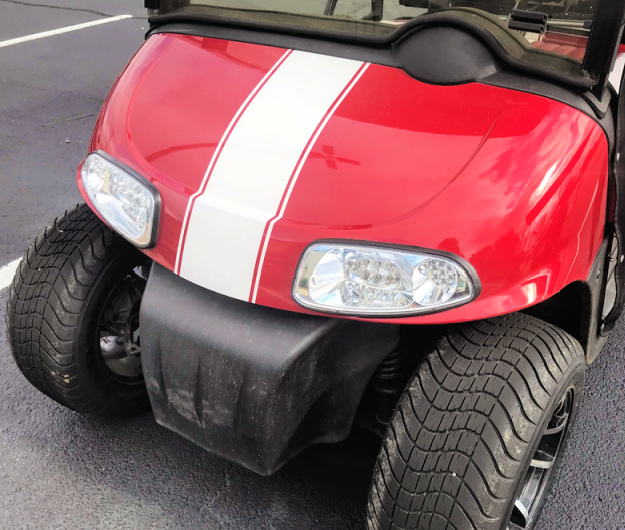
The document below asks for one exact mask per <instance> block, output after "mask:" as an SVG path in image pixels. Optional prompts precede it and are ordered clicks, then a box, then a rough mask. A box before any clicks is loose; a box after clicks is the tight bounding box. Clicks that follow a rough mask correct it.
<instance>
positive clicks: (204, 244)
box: [180, 51, 364, 301]
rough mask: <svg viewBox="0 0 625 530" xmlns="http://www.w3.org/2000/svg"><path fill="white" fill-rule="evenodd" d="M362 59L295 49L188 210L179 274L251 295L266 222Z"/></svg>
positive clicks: (208, 285)
mask: <svg viewBox="0 0 625 530" xmlns="http://www.w3.org/2000/svg"><path fill="white" fill-rule="evenodd" d="M363 64H364V63H362V62H360V61H353V60H349V59H341V58H337V57H328V56H325V55H317V54H313V53H307V52H301V51H294V52H293V53H291V54H290V55H289V56H288V57H287V58H286V60H285V61H284V62H283V63H282V64H281V65H280V66H279V68H278V69H277V70H276V71H275V72H274V74H273V75H272V76H271V78H270V79H269V80H268V81H267V82H266V84H265V85H264V86H263V87H262V88H261V89H260V91H259V92H258V93H257V94H256V97H255V98H254V99H253V100H252V101H251V103H250V104H249V106H248V107H247V109H246V110H245V111H244V112H243V114H242V115H241V117H240V119H239V121H238V122H237V123H236V125H235V126H234V128H233V129H232V131H231V134H230V137H229V138H228V140H227V141H226V143H225V145H224V146H223V149H222V151H221V154H220V156H219V158H218V160H217V161H216V162H215V164H214V167H213V169H212V173H211V175H210V178H209V180H208V184H207V185H206V190H205V191H204V193H203V194H202V195H200V196H199V197H198V198H197V199H196V201H195V204H194V206H193V210H192V212H191V214H190V216H189V224H188V227H187V233H186V240H185V243H184V249H183V252H182V259H181V264H180V275H181V276H182V277H183V278H186V279H188V280H189V281H192V282H194V283H196V284H198V285H201V286H203V287H206V288H208V289H211V290H213V291H216V292H218V293H221V294H224V295H226V296H230V297H232V298H238V299H239V300H246V301H247V300H249V298H250V291H251V288H252V283H253V281H254V270H255V267H256V260H257V257H258V254H259V250H260V247H261V244H262V240H263V234H264V232H265V227H266V226H267V223H268V222H269V221H270V220H271V219H272V218H274V217H275V216H276V215H277V214H278V213H279V212H278V209H279V207H280V202H281V201H282V198H283V197H284V195H285V193H286V192H287V188H288V187H289V182H290V181H291V180H292V177H293V176H294V172H295V171H296V168H297V166H298V162H299V160H300V158H301V157H302V154H303V153H304V151H305V150H306V148H307V146H308V145H309V144H310V140H311V138H312V137H313V135H314V134H315V131H317V130H318V129H319V127H320V125H321V124H322V122H323V121H324V118H326V116H327V115H328V113H329V112H330V111H331V109H332V108H333V107H334V105H335V103H336V101H337V99H338V98H339V97H340V96H341V94H342V93H343V92H344V91H345V89H346V88H347V87H348V86H349V85H350V83H351V82H352V80H353V79H354V76H356V75H357V73H358V71H359V70H360V69H361V68H362V67H363Z"/></svg>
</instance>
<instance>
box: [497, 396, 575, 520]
mask: <svg viewBox="0 0 625 530" xmlns="http://www.w3.org/2000/svg"><path fill="white" fill-rule="evenodd" d="M574 397H575V395H574V391H573V389H572V388H569V389H568V390H567V391H566V393H565V394H564V397H563V398H562V400H561V401H560V403H559V404H558V406H557V407H556V409H555V410H554V412H553V414H552V415H551V418H550V419H549V422H548V423H547V426H546V427H545V429H544V431H543V433H542V436H541V438H540V441H539V443H538V447H537V449H536V451H535V452H534V456H533V457H532V460H531V461H530V465H529V468H528V469H527V472H526V474H525V477H524V479H523V486H522V488H521V492H520V494H519V496H518V497H517V499H516V500H515V501H514V507H513V509H512V514H511V516H510V521H509V523H508V530H526V529H528V528H532V526H533V524H534V523H535V522H536V517H537V516H538V512H539V511H540V507H541V505H542V501H543V499H544V497H545V495H546V493H547V485H548V483H549V478H550V477H551V475H552V473H553V470H554V468H555V464H556V463H557V461H558V459H559V458H560V456H561V453H562V442H563V441H564V439H565V438H566V433H567V432H568V427H569V423H570V417H571V412H572V410H573V401H574Z"/></svg>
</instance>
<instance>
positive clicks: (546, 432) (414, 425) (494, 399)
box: [367, 314, 585, 530]
mask: <svg viewBox="0 0 625 530" xmlns="http://www.w3.org/2000/svg"><path fill="white" fill-rule="evenodd" d="M584 376H585V362H584V354H583V351H582V348H581V346H580V345H579V343H578V342H577V341H575V339H573V338H572V337H571V336H569V335H568V334H566V333H565V332H563V331H562V330H560V329H558V328H556V327H554V326H551V325H549V324H547V323H545V322H543V321H541V320H538V319H536V318H533V317H529V316H527V315H522V314H514V315H509V316H505V317H500V318H494V319H490V320H487V321H483V322H479V323H473V324H465V325H460V326H457V327H454V328H451V329H450V330H449V331H448V332H447V333H446V334H445V336H444V337H443V338H442V339H441V341H440V342H439V343H438V345H437V347H436V348H435V349H434V351H432V352H430V353H429V354H428V355H427V356H426V358H425V360H424V361H423V362H422V363H421V365H420V366H419V368H418V369H417V371H416V374H415V376H414V378H413V379H412V381H411V382H410V383H409V384H408V386H407V388H406V390H405V391H404V393H403V395H402V396H401V398H400V400H399V403H398V405H397V408H396V409H395V412H394V413H393V417H392V419H391V422H390V423H389V426H388V429H387V431H386V434H385V436H384V439H383V442H382V447H381V449H380V454H379V455H378V459H377V462H376V466H375V470H374V475H373V480H372V485H371V490H370V493H369V502H368V507H367V525H368V528H370V529H379V528H382V529H389V530H390V529H393V530H395V529H408V528H410V529H421V528H423V529H425V528H428V529H448V528H449V529H456V530H464V529H475V530H490V529H497V530H505V529H510V530H520V529H523V530H525V529H530V528H533V527H534V525H535V524H536V520H537V517H538V515H539V513H540V510H541V508H542V505H543V503H544V500H545V494H546V492H547V489H548V487H549V484H550V481H551V479H552V478H553V471H554V469H555V467H556V465H557V464H558V462H559V460H560V456H561V454H562V448H563V444H564V442H565V440H566V437H567V435H568V434H569V432H570V427H571V425H572V423H573V421H574V419H575V415H576V412H577V409H578V405H579V399H580V396H581V391H582V388H583V385H584Z"/></svg>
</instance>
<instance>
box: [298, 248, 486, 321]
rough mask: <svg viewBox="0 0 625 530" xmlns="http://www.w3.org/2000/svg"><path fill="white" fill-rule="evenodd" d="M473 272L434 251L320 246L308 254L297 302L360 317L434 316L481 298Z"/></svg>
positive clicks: (316, 308) (299, 270) (301, 275)
mask: <svg viewBox="0 0 625 530" xmlns="http://www.w3.org/2000/svg"><path fill="white" fill-rule="evenodd" d="M469 269H470V266H468V265H464V264H462V263H461V261H460V259H459V258H456V259H454V258H452V257H447V256H442V255H438V254H434V253H432V254H430V253H428V252H420V251H412V250H403V249H392V248H385V247H374V246H368V245H352V244H345V245H344V244H315V245H312V246H310V247H309V248H308V249H307V250H306V252H304V256H303V257H302V261H301V263H300V266H299V268H298V271H297V276H296V279H295V284H294V288H293V297H294V298H295V300H296V301H297V302H298V303H300V304H301V305H303V306H304V307H308V308H310V309H315V310H317V311H326V312H332V313H344V314H351V315H356V316H358V315H363V316H367V315H369V316H371V315H379V316H392V315H407V314H417V313H432V312H435V311H440V310H442V309H446V308H449V307H454V306H457V305H462V304H466V303H467V302H470V301H471V300H474V299H475V298H476V297H477V295H478V294H479V282H478V280H477V276H475V274H474V273H472V272H469Z"/></svg>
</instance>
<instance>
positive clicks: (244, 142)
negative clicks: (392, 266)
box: [79, 33, 609, 324]
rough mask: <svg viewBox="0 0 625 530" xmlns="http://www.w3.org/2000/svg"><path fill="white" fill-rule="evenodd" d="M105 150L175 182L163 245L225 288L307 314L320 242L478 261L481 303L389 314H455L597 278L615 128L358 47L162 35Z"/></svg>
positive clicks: (187, 271)
mask: <svg viewBox="0 0 625 530" xmlns="http://www.w3.org/2000/svg"><path fill="white" fill-rule="evenodd" d="M293 80H299V81H298V82H297V83H296V82H294V81H293ZM261 103H262V105H261ZM263 112H264V114H263ZM304 127H306V128H307V129H306V130H305V131H304V130H303V128H304ZM96 149H102V150H103V151H105V152H107V153H108V154H109V155H111V156H113V157H115V158H116V159H118V160H119V161H121V162H123V163H124V164H126V165H128V166H130V167H132V168H133V169H135V170H136V171H138V172H139V173H141V174H142V175H143V176H145V177H146V178H148V179H149V180H150V181H151V182H152V183H153V184H154V185H155V186H156V187H157V188H158V189H159V191H160V193H161V199H162V212H161V219H160V228H159V230H160V231H159V236H158V242H157V244H156V246H155V247H154V248H152V249H149V250H146V251H145V252H146V254H147V255H149V256H150V257H151V258H152V259H154V260H155V261H156V262H158V263H160V264H161V265H163V266H164V267H166V268H168V269H169V270H171V271H175V272H176V273H178V274H180V275H181V276H182V277H184V278H186V279H188V280H190V281H192V282H193V283H196V284H198V285H200V286H202V287H206V288H208V289H210V290H213V291H216V292H219V293H220V294H225V295H227V296H230V297H232V298H238V299H241V300H245V301H248V302H254V303H257V304H260V305H264V306H269V307H273V308H277V309H284V310H289V311H296V312H300V313H313V312H311V311H308V310H305V309H303V308H301V307H300V306H298V305H297V304H296V303H295V302H294V301H293V299H292V297H291V288H292V282H293V278H294V275H295V270H296V267H297V264H298V262H299V259H300V257H301V255H302V253H303V252H304V250H305V248H306V247H307V246H308V245H309V244H310V243H312V242H313V241H317V240H323V239H349V240H357V241H368V242H383V243H390V244H398V245H409V246H417V247H421V248H429V249H433V250H441V251H447V252H452V253H454V254H456V255H458V256H460V257H462V258H464V259H465V260H467V261H468V262H469V263H471V265H472V266H473V267H474V268H475V270H476V272H477V274H478V276H479V278H480V281H481V285H482V291H481V294H480V296H479V298H478V299H477V300H475V301H473V302H472V303H470V304H467V305H465V306H462V307H458V308H454V309H450V310H448V311H444V312H441V313H436V314H431V315H423V316H418V317H405V318H401V319H385V321H386V322H389V321H393V322H399V323H406V324H409V323H414V324H443V323H452V322H461V321H469V320H477V319H482V318H488V317H491V316H495V315H500V314H505V313H510V312H514V311H519V310H522V309H524V308H527V307H529V306H532V305H535V304H538V303H540V302H542V301H544V300H547V299H549V298H550V297H552V296H553V295H554V294H556V293H558V292H559V291H561V290H562V289H563V288H564V287H566V286H567V285H569V284H571V283H573V282H578V281H586V279H587V278H588V276H589V273H590V270H591V267H592V264H593V260H594V258H595V256H596V255H597V253H598V251H599V248H600V245H601V242H602V240H603V237H604V227H605V217H606V197H607V175H608V160H609V156H608V142H607V139H606V137H605V134H604V133H603V131H602V129H601V127H600V126H599V125H598V124H597V123H596V122H595V121H594V120H593V119H591V118H590V117H589V116H587V115H586V114H584V113H582V112H580V111H579V110H576V109H574V108H572V107H569V106H567V105H565V104H563V103H560V102H557V101H553V100H550V99H547V98H545V97H541V96H537V95H533V94H527V93H523V92H518V91H515V90H511V89H506V88H501V87H495V86H487V85H484V84H480V83H466V84H462V85H456V86H435V85H430V84H426V83H423V82H421V81H418V80H416V79H414V78H412V77H410V76H409V75H407V74H406V73H405V72H404V71H402V70H400V69H398V68H394V67H390V66H383V65H377V64H369V63H365V62H361V61H355V60H351V59H343V58H335V57H329V56H324V55H316V54H312V53H308V52H301V51H297V52H291V51H289V50H285V49H282V48H278V47H270V46H262V45H257V44H248V43H241V42H231V41H226V40H220V39H212V38H206V37H193V36H185V35H172V34H165V33H163V34H157V35H153V36H151V37H150V38H148V40H147V41H146V43H145V44H144V45H143V47H142V48H141V50H140V51H139V52H138V53H137V55H136V56H135V57H134V59H133V60H132V61H131V63H130V64H129V66H128V67H127V69H126V70H125V72H124V73H123V74H122V76H121V77H120V79H119V80H118V82H117V83H116V85H115V87H114V88H113V90H112V92H111V94H110V96H109V98H108V100H107V104H106V105H105V107H104V109H103V111H102V114H101V116H100V118H99V119H98V122H97V125H96V129H95V131H94V135H93V139H92V142H91V150H96ZM285 160H287V161H288V163H284V164H283V163H282V162H284V161H285ZM263 164H264V165H265V167H261V166H262V165H263ZM272 164H274V165H273V166H272ZM280 164H282V165H280ZM79 186H80V180H79ZM81 192H82V194H83V197H85V200H87V201H88V198H87V197H86V194H85V193H84V190H83V189H81ZM198 205H199V206H198ZM198 208H199V209H198ZM202 209H203V210H202ZM198 212H199V213H198ZM202 212H204V213H202ZM196 217H197V218H196ZM211 219H213V220H215V222H206V220H211ZM212 227H218V228H212ZM367 320H372V321H375V320H380V319H367Z"/></svg>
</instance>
